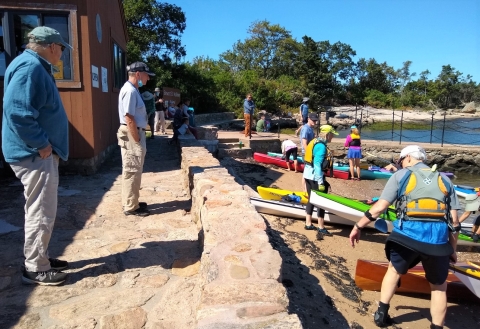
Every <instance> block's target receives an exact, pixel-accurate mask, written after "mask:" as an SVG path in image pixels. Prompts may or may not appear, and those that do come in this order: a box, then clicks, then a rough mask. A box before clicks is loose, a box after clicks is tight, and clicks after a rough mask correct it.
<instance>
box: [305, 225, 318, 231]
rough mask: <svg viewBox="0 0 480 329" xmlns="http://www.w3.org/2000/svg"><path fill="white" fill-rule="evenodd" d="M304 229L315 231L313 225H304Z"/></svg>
mask: <svg viewBox="0 0 480 329" xmlns="http://www.w3.org/2000/svg"><path fill="white" fill-rule="evenodd" d="M305 229H306V230H309V231H311V230H316V229H317V228H316V227H315V226H313V225H305Z"/></svg>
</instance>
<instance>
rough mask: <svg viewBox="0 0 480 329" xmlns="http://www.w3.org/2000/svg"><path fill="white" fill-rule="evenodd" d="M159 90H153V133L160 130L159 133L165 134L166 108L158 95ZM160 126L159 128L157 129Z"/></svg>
mask: <svg viewBox="0 0 480 329" xmlns="http://www.w3.org/2000/svg"><path fill="white" fill-rule="evenodd" d="M160 92H161V90H160V88H159V87H157V88H155V132H158V131H159V130H160V133H162V134H166V132H165V111H166V107H165V105H164V102H163V98H162V97H161V95H160ZM159 125H160V128H159V127H158V126H159Z"/></svg>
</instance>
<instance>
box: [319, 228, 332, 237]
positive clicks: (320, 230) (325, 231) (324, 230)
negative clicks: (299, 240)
mask: <svg viewBox="0 0 480 329" xmlns="http://www.w3.org/2000/svg"><path fill="white" fill-rule="evenodd" d="M318 232H320V233H322V234H323V235H326V236H333V234H332V233H330V232H328V230H327V229H326V228H320V227H319V228H318Z"/></svg>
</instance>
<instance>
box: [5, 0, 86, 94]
mask: <svg viewBox="0 0 480 329" xmlns="http://www.w3.org/2000/svg"><path fill="white" fill-rule="evenodd" d="M0 12H2V13H10V12H20V13H27V12H30V13H35V12H39V15H48V14H52V15H59V14H67V15H68V33H69V36H70V45H71V46H72V47H73V50H71V61H72V79H71V80H55V81H56V84H57V87H58V88H82V82H81V80H80V61H79V57H80V55H79V49H78V22H77V6H76V5H68V4H46V3H25V4H23V5H22V4H19V3H15V2H6V3H2V4H0ZM8 30H9V31H8V32H9V34H10V33H11V31H10V26H9V28H8ZM4 38H5V36H4ZM11 60H12V58H10V59H9V60H8V61H7V66H8V64H10V61H11Z"/></svg>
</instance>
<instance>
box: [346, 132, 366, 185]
mask: <svg viewBox="0 0 480 329" xmlns="http://www.w3.org/2000/svg"><path fill="white" fill-rule="evenodd" d="M350 129H351V131H350V135H348V136H347V138H346V139H345V147H346V148H347V149H348V153H347V158H348V164H349V165H350V179H352V180H360V159H361V158H362V142H361V141H360V132H359V131H358V128H357V126H355V125H353V126H351V127H350ZM355 167H357V178H355V173H354V171H355Z"/></svg>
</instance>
